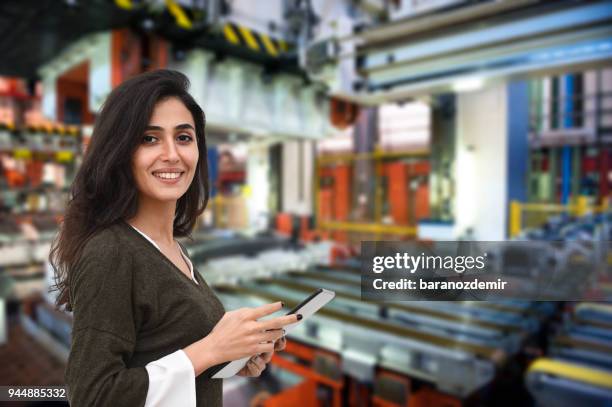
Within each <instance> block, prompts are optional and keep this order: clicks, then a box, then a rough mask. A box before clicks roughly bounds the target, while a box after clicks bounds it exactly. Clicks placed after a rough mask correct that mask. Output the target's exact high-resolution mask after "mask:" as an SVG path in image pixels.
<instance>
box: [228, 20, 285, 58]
mask: <svg viewBox="0 0 612 407" xmlns="http://www.w3.org/2000/svg"><path fill="white" fill-rule="evenodd" d="M223 37H224V38H225V40H226V41H227V42H229V43H230V44H232V45H236V46H243V47H247V48H249V49H250V50H251V51H253V52H262V53H266V54H268V55H270V56H273V57H278V56H279V55H280V54H282V53H284V52H287V51H289V48H290V45H289V44H287V42H285V41H283V40H277V39H274V38H271V37H270V36H268V35H266V34H262V33H258V32H255V31H252V30H251V29H249V28H247V27H244V26H239V25H236V24H234V23H226V24H224V25H223Z"/></svg>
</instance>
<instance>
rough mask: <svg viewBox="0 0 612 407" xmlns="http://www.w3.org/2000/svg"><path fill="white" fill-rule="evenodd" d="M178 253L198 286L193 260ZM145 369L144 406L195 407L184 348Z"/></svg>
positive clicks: (191, 371)
mask: <svg viewBox="0 0 612 407" xmlns="http://www.w3.org/2000/svg"><path fill="white" fill-rule="evenodd" d="M130 226H132V225H130ZM132 227H133V228H134V229H135V230H136V231H137V232H138V233H140V234H141V235H142V236H143V237H144V238H145V239H147V240H148V241H149V242H151V244H152V245H153V246H155V247H157V249H158V250H159V251H160V252H161V249H160V248H159V246H158V245H157V243H155V242H154V241H153V239H151V238H150V237H149V236H147V235H146V234H144V233H143V232H142V231H140V230H138V229H137V228H136V227H134V226H132ZM177 244H178V243H177ZM179 250H180V251H181V255H182V256H183V259H185V262H186V263H187V265H188V266H189V271H190V273H191V279H192V280H193V281H194V282H195V283H196V284H198V282H197V281H196V279H195V276H194V275H193V264H192V263H191V260H189V258H188V257H187V255H186V254H185V253H183V249H182V248H181V246H180V245H179ZM145 368H146V369H147V374H148V375H149V389H148V390H147V399H146V401H145V407H154V406H155V407H174V406H185V407H192V406H193V407H195V405H196V390H195V371H194V368H193V364H192V363H191V360H190V359H189V358H188V357H187V355H186V354H185V352H183V350H182V349H179V350H177V351H176V352H174V353H171V354H169V355H167V356H164V357H163V358H161V359H157V360H154V361H153V362H151V363H148V364H147V365H146V366H145Z"/></svg>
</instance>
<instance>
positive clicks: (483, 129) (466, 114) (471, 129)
mask: <svg viewBox="0 0 612 407" xmlns="http://www.w3.org/2000/svg"><path fill="white" fill-rule="evenodd" d="M507 110H508V109H507V85H506V84H498V85H493V86H490V87H488V88H486V89H483V90H480V91H476V92H470V93H462V94H459V95H458V96H457V145H456V165H455V180H456V183H455V186H456V194H455V216H456V218H455V226H456V230H455V234H456V235H457V236H462V235H465V234H467V233H468V231H470V230H471V232H472V236H473V238H474V239H476V240H489V241H495V240H504V239H505V236H506V223H507V217H508V214H507V196H508V191H507V179H508V142H507V137H508V126H507V120H508V117H507V116H508V114H507Z"/></svg>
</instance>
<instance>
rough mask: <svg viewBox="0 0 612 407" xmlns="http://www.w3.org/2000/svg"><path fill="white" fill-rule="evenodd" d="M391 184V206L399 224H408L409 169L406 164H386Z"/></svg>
mask: <svg viewBox="0 0 612 407" xmlns="http://www.w3.org/2000/svg"><path fill="white" fill-rule="evenodd" d="M385 169H386V173H387V185H388V186H389V208H390V212H391V217H392V218H393V221H394V223H395V224H397V225H407V224H408V195H409V191H408V180H407V178H408V171H407V167H406V164H404V163H402V162H394V163H390V164H387V165H386V168H385Z"/></svg>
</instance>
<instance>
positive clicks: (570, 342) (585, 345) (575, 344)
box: [553, 336, 612, 355]
mask: <svg viewBox="0 0 612 407" xmlns="http://www.w3.org/2000/svg"><path fill="white" fill-rule="evenodd" d="M553 344H554V345H557V346H565V347H569V348H582V349H586V350H592V351H596V352H602V353H605V354H608V355H610V354H612V345H608V344H606V343H601V342H595V341H588V340H584V339H576V338H570V337H568V336H557V337H556V338H555V339H554V341H553Z"/></svg>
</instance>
